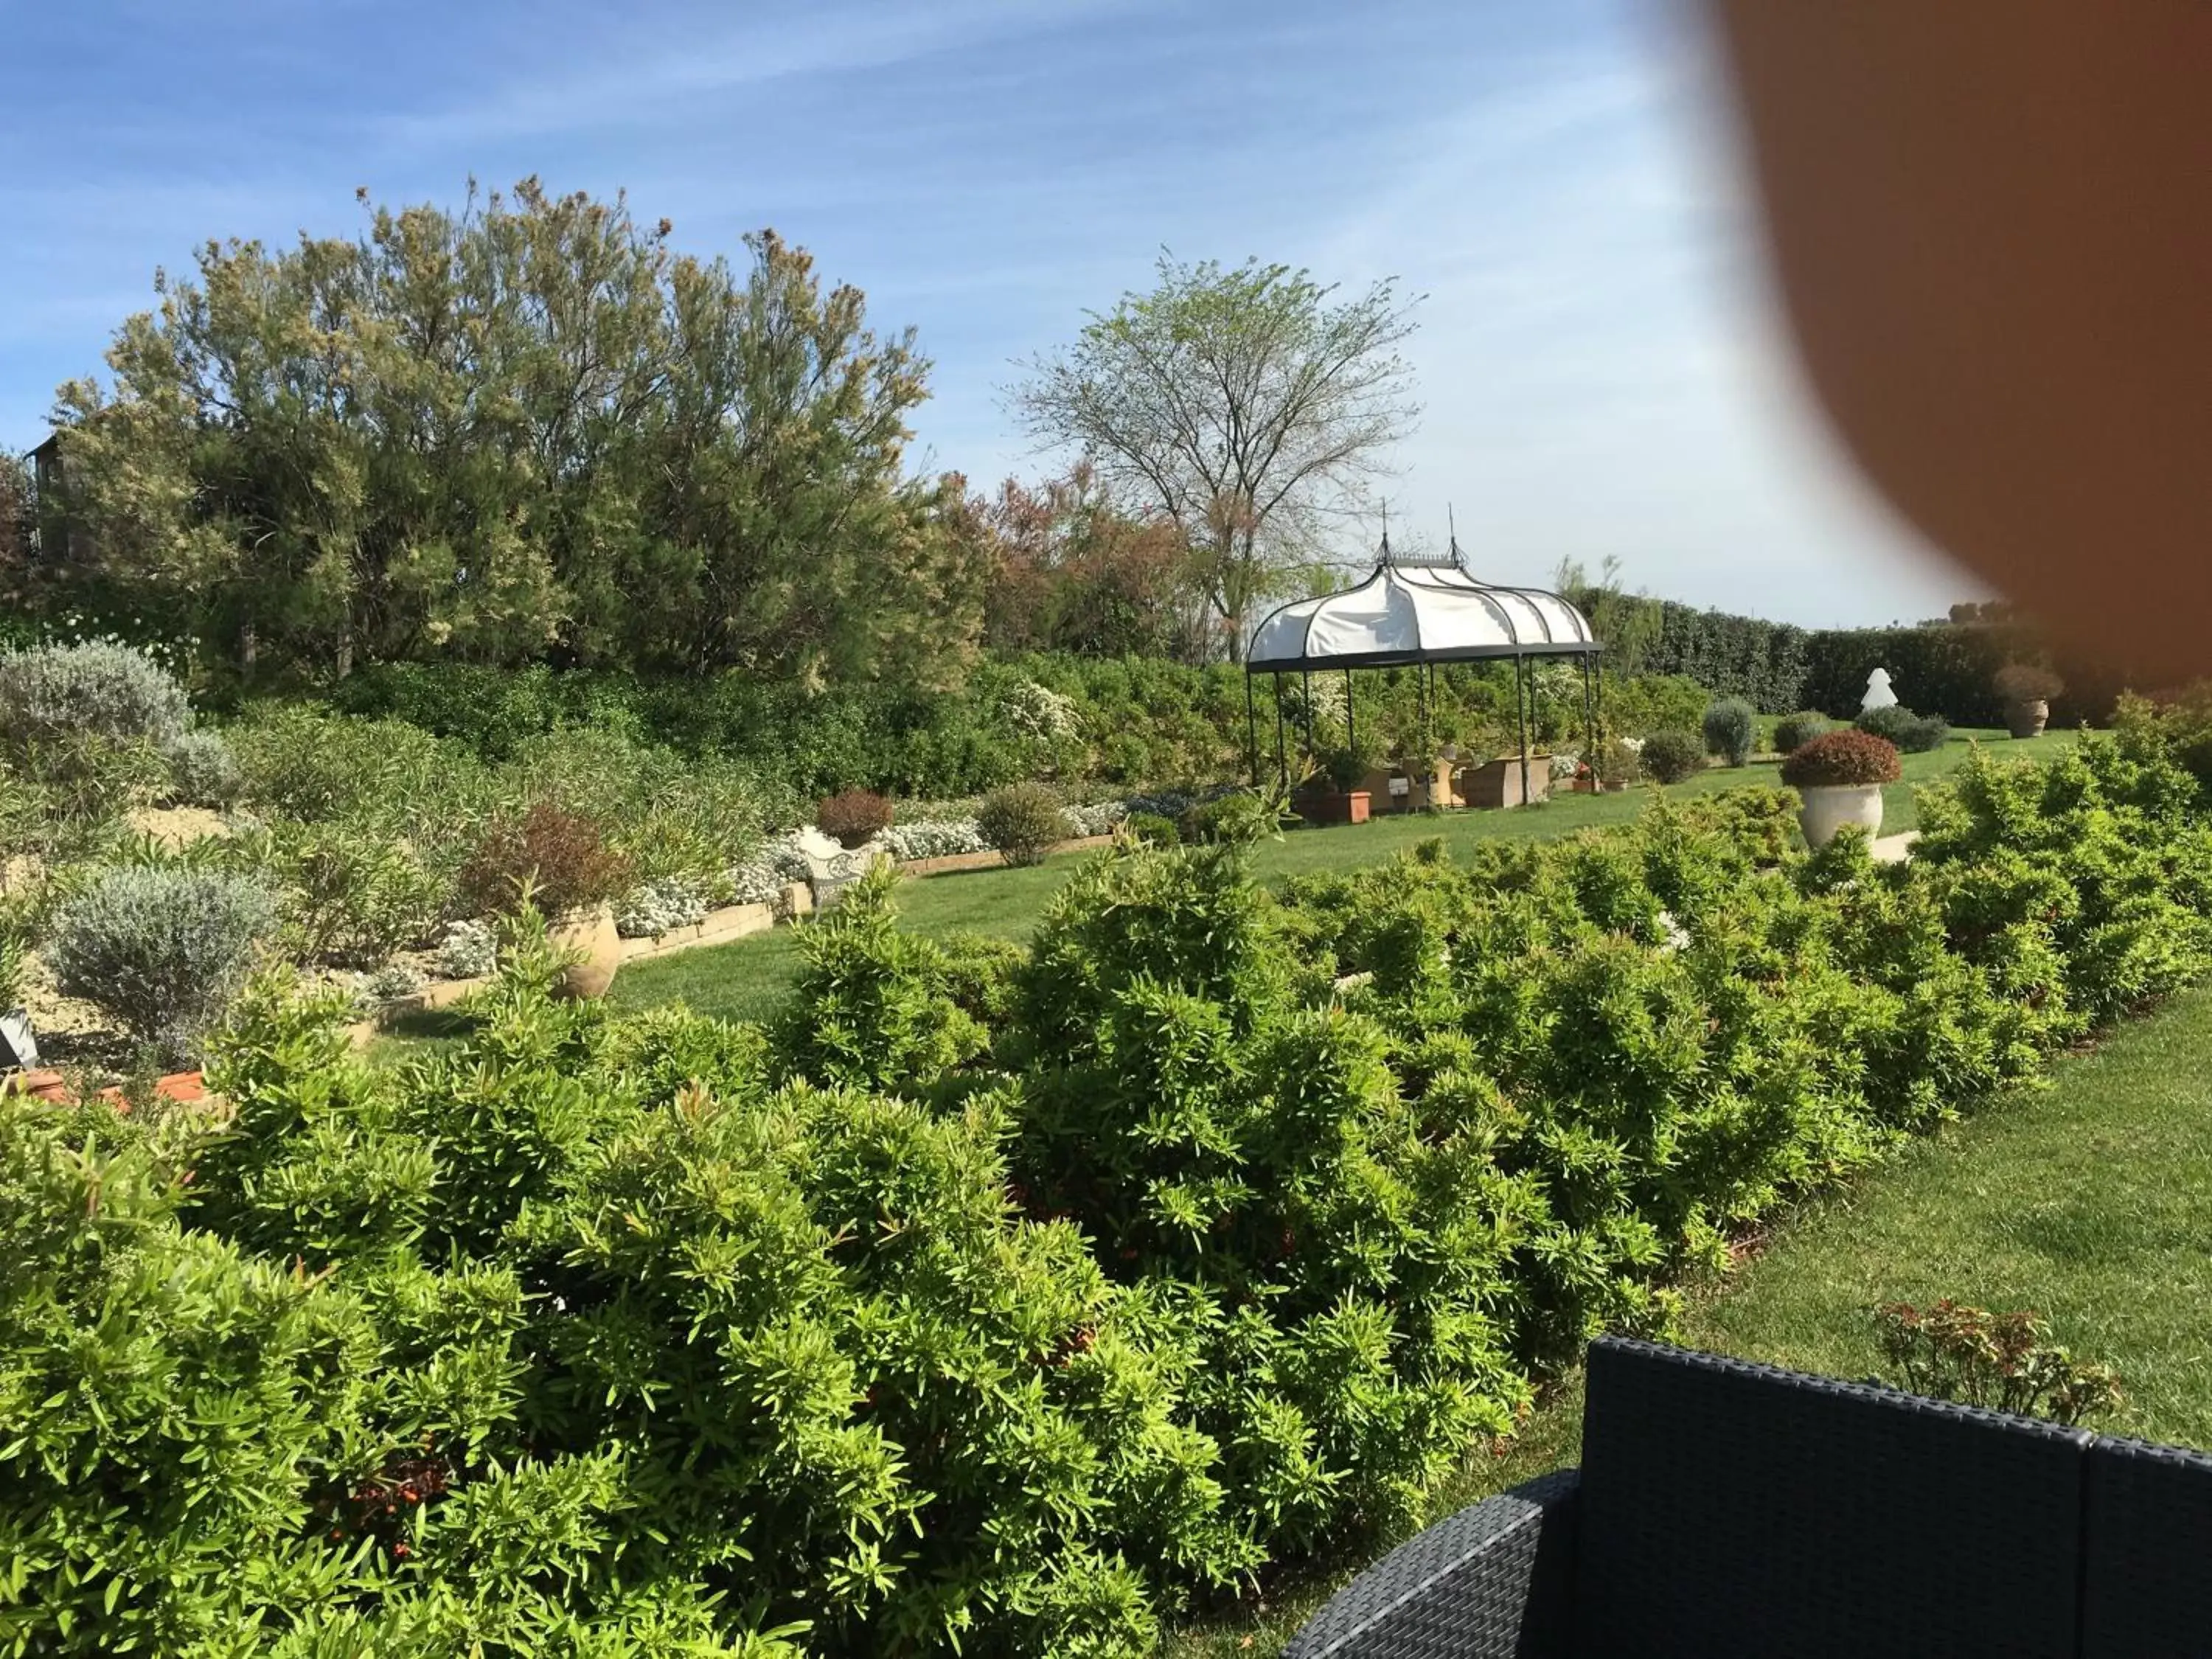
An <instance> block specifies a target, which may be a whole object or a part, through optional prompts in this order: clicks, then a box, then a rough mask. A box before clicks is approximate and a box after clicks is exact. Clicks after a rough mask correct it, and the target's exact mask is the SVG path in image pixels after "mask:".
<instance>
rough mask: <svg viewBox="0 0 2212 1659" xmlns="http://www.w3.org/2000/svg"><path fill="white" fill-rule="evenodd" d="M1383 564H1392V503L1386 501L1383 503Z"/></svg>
mask: <svg viewBox="0 0 2212 1659" xmlns="http://www.w3.org/2000/svg"><path fill="white" fill-rule="evenodd" d="M1382 562H1383V563H1384V564H1388V563H1389V562H1390V503H1389V502H1388V501H1384V502H1383V559H1382Z"/></svg>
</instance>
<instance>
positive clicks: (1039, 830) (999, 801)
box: [975, 783, 1068, 865]
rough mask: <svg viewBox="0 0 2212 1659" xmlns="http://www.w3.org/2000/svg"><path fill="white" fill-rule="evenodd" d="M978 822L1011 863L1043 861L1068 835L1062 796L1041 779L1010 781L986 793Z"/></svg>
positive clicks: (980, 807)
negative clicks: (1038, 781) (1035, 781)
mask: <svg viewBox="0 0 2212 1659" xmlns="http://www.w3.org/2000/svg"><path fill="white" fill-rule="evenodd" d="M975 826H976V828H977V829H980V830H981V832H982V836H983V839H984V840H985V841H987V842H990V844H991V845H992V846H994V847H995V848H998V849H999V852H1000V854H1001V855H1002V856H1003V857H1004V858H1005V859H1006V862H1007V863H1009V864H1017V865H1028V864H1042V863H1043V862H1044V861H1045V859H1046V857H1047V855H1048V854H1050V853H1051V851H1052V849H1053V848H1055V847H1057V846H1059V845H1060V842H1064V841H1066V839H1067V838H1068V823H1067V813H1066V810H1065V809H1063V808H1062V807H1061V805H1060V797H1059V796H1058V795H1056V794H1054V793H1053V792H1052V791H1051V790H1050V789H1048V788H1047V787H1045V786H1044V785H1042V784H1041V783H1010V784H1008V785H1007V786H1006V787H1005V788H1003V789H994V790H993V791H992V792H991V793H989V794H987V795H986V796H984V797H983V801H982V804H981V805H980V806H978V807H977V808H976V809H975Z"/></svg>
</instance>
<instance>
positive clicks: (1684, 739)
mask: <svg viewBox="0 0 2212 1659" xmlns="http://www.w3.org/2000/svg"><path fill="white" fill-rule="evenodd" d="M1637 757H1638V760H1639V761H1641V762H1642V763H1643V767H1644V773H1645V775H1647V776H1649V777H1650V778H1652V779H1653V780H1655V781H1657V782H1660V783H1680V782H1681V781H1684V780H1685V779H1686V778H1692V777H1695V776H1696V775H1698V774H1699V772H1702V771H1703V770H1705V739H1704V738H1701V737H1699V735H1698V734H1697V733H1696V732H1674V731H1666V732H1653V733H1651V735H1650V737H1648V738H1644V746H1643V748H1641V749H1640V750H1638V751H1637Z"/></svg>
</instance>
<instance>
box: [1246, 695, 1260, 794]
mask: <svg viewBox="0 0 2212 1659" xmlns="http://www.w3.org/2000/svg"><path fill="white" fill-rule="evenodd" d="M1244 759H1245V762H1246V764H1247V766H1248V769H1249V771H1250V773H1251V776H1252V787H1254V788H1255V789H1257V788H1258V787H1260V717H1259V714H1257V713H1256V712H1255V710H1254V708H1253V707H1252V671H1251V670H1250V669H1249V668H1248V669H1246V670H1245V671H1244Z"/></svg>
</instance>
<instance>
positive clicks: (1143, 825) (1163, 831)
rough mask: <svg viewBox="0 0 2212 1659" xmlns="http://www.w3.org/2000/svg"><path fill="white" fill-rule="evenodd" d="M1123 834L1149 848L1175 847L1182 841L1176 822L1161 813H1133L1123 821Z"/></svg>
mask: <svg viewBox="0 0 2212 1659" xmlns="http://www.w3.org/2000/svg"><path fill="white" fill-rule="evenodd" d="M1121 829H1122V833H1123V834H1125V835H1127V836H1129V837H1130V839H1132V840H1133V841H1140V842H1144V843H1145V844H1146V846H1148V847H1174V846H1176V845H1177V844H1178V843H1180V842H1182V830H1180V829H1177V828H1176V821H1175V820H1174V819H1173V818H1171V817H1166V816H1165V815H1164V814H1163V813H1159V812H1132V813H1130V814H1129V816H1128V817H1126V818H1124V819H1122V820H1121Z"/></svg>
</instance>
